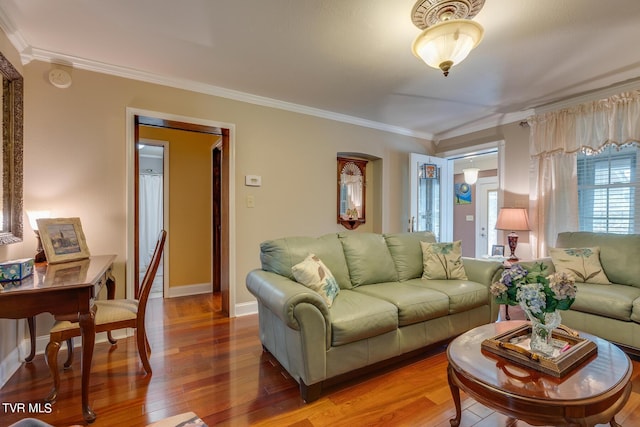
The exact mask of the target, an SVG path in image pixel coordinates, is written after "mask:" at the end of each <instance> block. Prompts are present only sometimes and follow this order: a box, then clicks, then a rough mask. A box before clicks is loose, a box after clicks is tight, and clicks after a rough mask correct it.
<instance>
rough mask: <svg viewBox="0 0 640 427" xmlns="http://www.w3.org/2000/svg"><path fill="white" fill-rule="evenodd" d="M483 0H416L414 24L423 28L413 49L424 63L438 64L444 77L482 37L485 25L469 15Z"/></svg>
mask: <svg viewBox="0 0 640 427" xmlns="http://www.w3.org/2000/svg"><path fill="white" fill-rule="evenodd" d="M484 1H485V0H418V2H417V3H416V4H415V5H414V6H413V10H412V12H411V18H412V21H413V24H414V25H415V26H416V27H418V28H419V29H421V30H423V31H422V33H421V34H420V35H418V37H417V38H416V39H415V41H414V42H413V46H412V51H413V54H414V55H415V56H417V57H418V58H421V59H422V60H423V61H424V62H425V63H426V64H427V65H429V66H430V67H434V68H439V69H441V70H442V72H443V73H444V75H445V77H446V76H448V75H449V69H450V68H451V67H453V66H454V65H457V64H459V63H460V62H461V61H462V60H463V59H464V58H466V57H467V55H468V54H469V52H471V50H472V49H473V48H474V47H476V46H477V45H478V44H479V43H480V41H481V40H482V36H483V34H484V29H483V28H482V26H481V25H480V24H478V23H477V22H474V21H472V20H471V19H472V18H473V17H474V16H476V15H477V14H478V12H480V10H481V9H482V6H484Z"/></svg>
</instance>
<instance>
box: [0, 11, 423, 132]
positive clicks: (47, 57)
mask: <svg viewBox="0 0 640 427" xmlns="http://www.w3.org/2000/svg"><path fill="white" fill-rule="evenodd" d="M1 25H2V23H0V26H1ZM12 42H13V41H12ZM14 46H15V45H14ZM22 52H23V53H21V58H22V61H23V64H27V63H29V62H31V61H33V60H37V61H43V62H50V63H53V64H61V65H67V66H70V67H73V68H77V69H81V70H87V71H93V72H96V73H103V74H109V75H113V76H117V77H123V78H126V79H131V80H138V81H143V82H146V83H154V84H158V85H162V86H168V87H173V88H177V89H184V90H189V91H192V92H198V93H203V94H207V95H213V96H218V97H221V98H227V99H233V100H235V101H241V102H247V103H250V104H255V105H260V106H263V107H271V108H277V109H280V110H286V111H291V112H294V113H300V114H305V115H309V116H315V117H320V118H324V119H328V120H334V121H337V122H343V123H348V124H352V125H356V126H361V127H366V128H371V129H377V130H381V131H385V132H390V133H394V134H398V135H404V136H409V137H414V138H420V139H425V140H428V141H431V140H433V134H431V133H424V132H416V131H413V130H411V129H406V128H402V127H399V126H393V125H389V124H386V123H380V122H375V121H372V120H367V119H363V118H360V117H354V116H349V115H346V114H340V113H335V112H333V111H327V110H322V109H319V108H313V107H308V106H306V105H300V104H294V103H292V102H286V101H281V100H278V99H273V98H268V97H264V96H259V95H254V94H251V93H246V92H240V91H237V90H232V89H226V88H223V87H220V86H214V85H210V84H205V83H200V82H196V81H193V80H186V79H179V78H173V77H165V76H161V75H158V74H154V73H149V72H146V71H140V70H135V69H132V68H127V67H120V66H116V65H111V64H107V63H103V62H98V61H92V60H88V59H84V58H79V57H75V56H71V55H65V54H61V53H56V52H51V51H48V50H44V49H38V48H33V47H27V48H26V49H24V50H23V51H22Z"/></svg>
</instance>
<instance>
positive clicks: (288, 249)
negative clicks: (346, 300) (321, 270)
mask: <svg viewBox="0 0 640 427" xmlns="http://www.w3.org/2000/svg"><path fill="white" fill-rule="evenodd" d="M309 254H316V255H317V256H318V258H320V259H321V260H322V262H323V263H324V264H325V265H326V266H327V268H328V269H329V270H331V273H332V274H333V276H334V277H335V279H336V281H337V282H338V285H339V286H340V288H341V289H350V288H351V287H352V286H351V280H350V279H349V270H348V268H347V262H346V260H345V259H344V253H343V252H342V245H341V244H340V240H338V235H337V234H335V233H334V234H326V235H324V236H321V237H317V238H316V237H284V238H281V239H276V240H267V241H266V242H263V243H261V244H260V261H261V262H262V269H263V270H265V271H271V272H273V273H277V274H279V275H281V276H285V277H288V278H289V279H291V280H295V277H293V273H292V271H291V267H293V266H294V265H296V264H298V263H299V262H301V261H302V260H304V259H305V258H306V257H307V256H309Z"/></svg>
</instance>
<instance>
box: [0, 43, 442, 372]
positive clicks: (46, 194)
mask: <svg viewBox="0 0 640 427" xmlns="http://www.w3.org/2000/svg"><path fill="white" fill-rule="evenodd" d="M0 42H2V43H4V44H0V46H4V47H5V49H4V50H9V51H12V52H14V53H15V51H14V50H13V48H11V47H7V46H8V44H7V43H6V39H5V38H4V37H3V36H0ZM16 58H17V56H16V55H15V54H14V55H13V56H12V57H11V59H12V60H15V59H16ZM16 63H17V62H16ZM51 68H52V66H51V64H48V63H43V62H38V61H34V62H31V63H29V64H28V65H25V66H24V67H23V69H22V72H23V75H24V77H25V114H24V116H25V132H24V133H25V150H24V151H25V153H24V157H25V164H24V177H25V178H24V180H25V182H24V187H25V188H24V207H25V209H44V208H46V209H49V210H51V211H52V213H53V214H54V215H55V216H79V217H80V218H81V219H82V225H83V229H84V232H85V235H86V238H87V243H88V245H89V248H90V250H91V252H92V253H94V254H100V253H114V254H117V260H116V266H115V267H116V268H115V275H116V280H117V281H118V292H119V296H122V295H123V293H124V289H125V283H124V281H125V272H124V267H125V260H126V256H127V253H126V249H127V248H126V239H127V236H126V224H127V222H126V221H127V210H126V202H127V199H126V197H127V182H126V156H127V149H126V148H127V147H126V123H125V120H126V109H127V107H132V108H137V109H142V110H150V111H158V112H163V113H167V114H175V115H181V116H188V117H194V118H200V119H205V120H212V121H217V122H224V123H230V124H233V125H234V126H235V176H234V179H235V182H236V191H235V198H233V199H232V200H231V203H233V204H234V206H235V212H236V217H235V223H236V230H235V235H236V241H237V245H236V249H235V257H236V260H237V262H236V270H235V276H236V283H232V284H230V286H234V287H235V290H236V303H246V302H251V301H253V300H254V299H253V297H252V296H251V295H250V294H249V292H248V291H247V290H246V287H245V282H244V280H245V277H246V274H247V273H248V272H249V271H250V270H251V269H253V268H257V267H259V266H260V260H259V244H260V242H262V241H263V240H266V239H271V238H277V237H282V236H287V235H311V236H318V235H321V234H324V233H329V232H335V231H339V230H343V228H342V227H341V226H339V225H338V224H336V154H337V153H338V152H357V153H365V154H369V155H371V156H374V157H377V158H380V159H381V160H378V161H376V162H375V163H376V167H375V173H376V176H375V177H374V178H373V179H372V180H373V181H374V182H375V183H376V184H377V185H379V189H377V191H376V192H375V195H374V196H372V197H371V198H372V199H373V200H375V198H376V197H379V198H380V200H381V202H380V204H379V206H380V208H379V211H380V212H379V215H378V216H376V215H377V213H376V208H372V209H371V210H368V211H367V212H368V214H369V212H371V213H372V214H374V218H373V219H372V220H371V226H372V227H375V229H376V230H378V229H379V231H384V232H399V231H402V230H404V229H405V228H406V222H407V217H408V213H407V211H408V204H409V202H408V190H407V188H408V185H407V179H408V177H407V176H408V170H407V169H408V164H409V160H408V158H409V157H408V153H410V152H418V153H428V148H427V147H430V146H431V145H430V143H429V142H428V141H425V140H421V139H417V138H412V137H407V136H402V135H397V134H392V133H388V132H384V131H379V130H375V129H369V128H363V127H359V126H354V125H350V124H345V123H341V122H336V121H331V120H327V119H322V118H317V117H312V116H307V115H303V114H298V113H294V112H289V111H284V110H279V109H274V108H268V107H262V106H258V105H254V104H249V103H245V102H239V101H234V100H229V99H225V98H219V97H215V96H211V95H206V94H198V93H194V92H189V91H186V90H180V89H173V88H169V87H164V86H159V85H155V84H150V83H143V82H139V81H134V80H129V79H124V78H119V77H114V76H109V75H105V74H100V73H95V72H89V71H84V70H78V69H69V71H70V72H71V75H72V78H73V84H72V86H71V87H70V88H68V89H58V88H55V87H53V86H52V85H51V84H49V82H48V80H47V75H48V72H49V71H50V70H51ZM245 175H260V176H262V187H246V186H244V176H245ZM250 194H251V195H253V196H254V197H255V204H256V206H255V208H247V207H246V202H245V201H246V197H247V196H248V195H250ZM367 196H369V194H367ZM367 223H369V220H367ZM376 224H377V226H376ZM35 247H36V242H35V238H34V237H33V233H32V231H31V230H30V228H29V225H28V224H27V225H25V240H24V242H23V243H18V244H14V245H10V246H4V247H0V259H11V258H17V257H22V256H32V255H33V253H34V250H35ZM2 322H3V323H2V330H1V331H0V332H1V333H0V335H1V336H2V338H1V340H2V343H3V348H2V349H0V360H3V358H4V357H5V356H6V355H7V354H8V353H9V352H11V351H12V350H13V349H14V348H15V346H16V344H17V343H18V342H19V341H21V337H20V339H17V338H16V335H17V334H16V332H15V330H16V322H14V321H8V322H5V321H2ZM39 323H40V327H39V333H43V332H46V330H47V328H48V325H47V324H46V322H39Z"/></svg>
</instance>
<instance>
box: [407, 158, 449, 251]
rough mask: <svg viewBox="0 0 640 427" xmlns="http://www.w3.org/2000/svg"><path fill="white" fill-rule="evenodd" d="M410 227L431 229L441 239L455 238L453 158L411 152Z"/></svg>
mask: <svg viewBox="0 0 640 427" xmlns="http://www.w3.org/2000/svg"><path fill="white" fill-rule="evenodd" d="M409 162H410V165H409V174H410V175H409V177H410V179H409V182H410V184H409V191H410V200H411V206H410V210H409V229H410V230H411V231H431V232H433V234H434V235H435V236H436V239H437V241H438V242H450V241H451V240H452V239H453V213H452V208H453V164H452V163H453V162H451V161H449V160H446V159H442V158H439V157H433V156H425V155H424V154H415V153H411V155H410V156H409Z"/></svg>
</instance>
